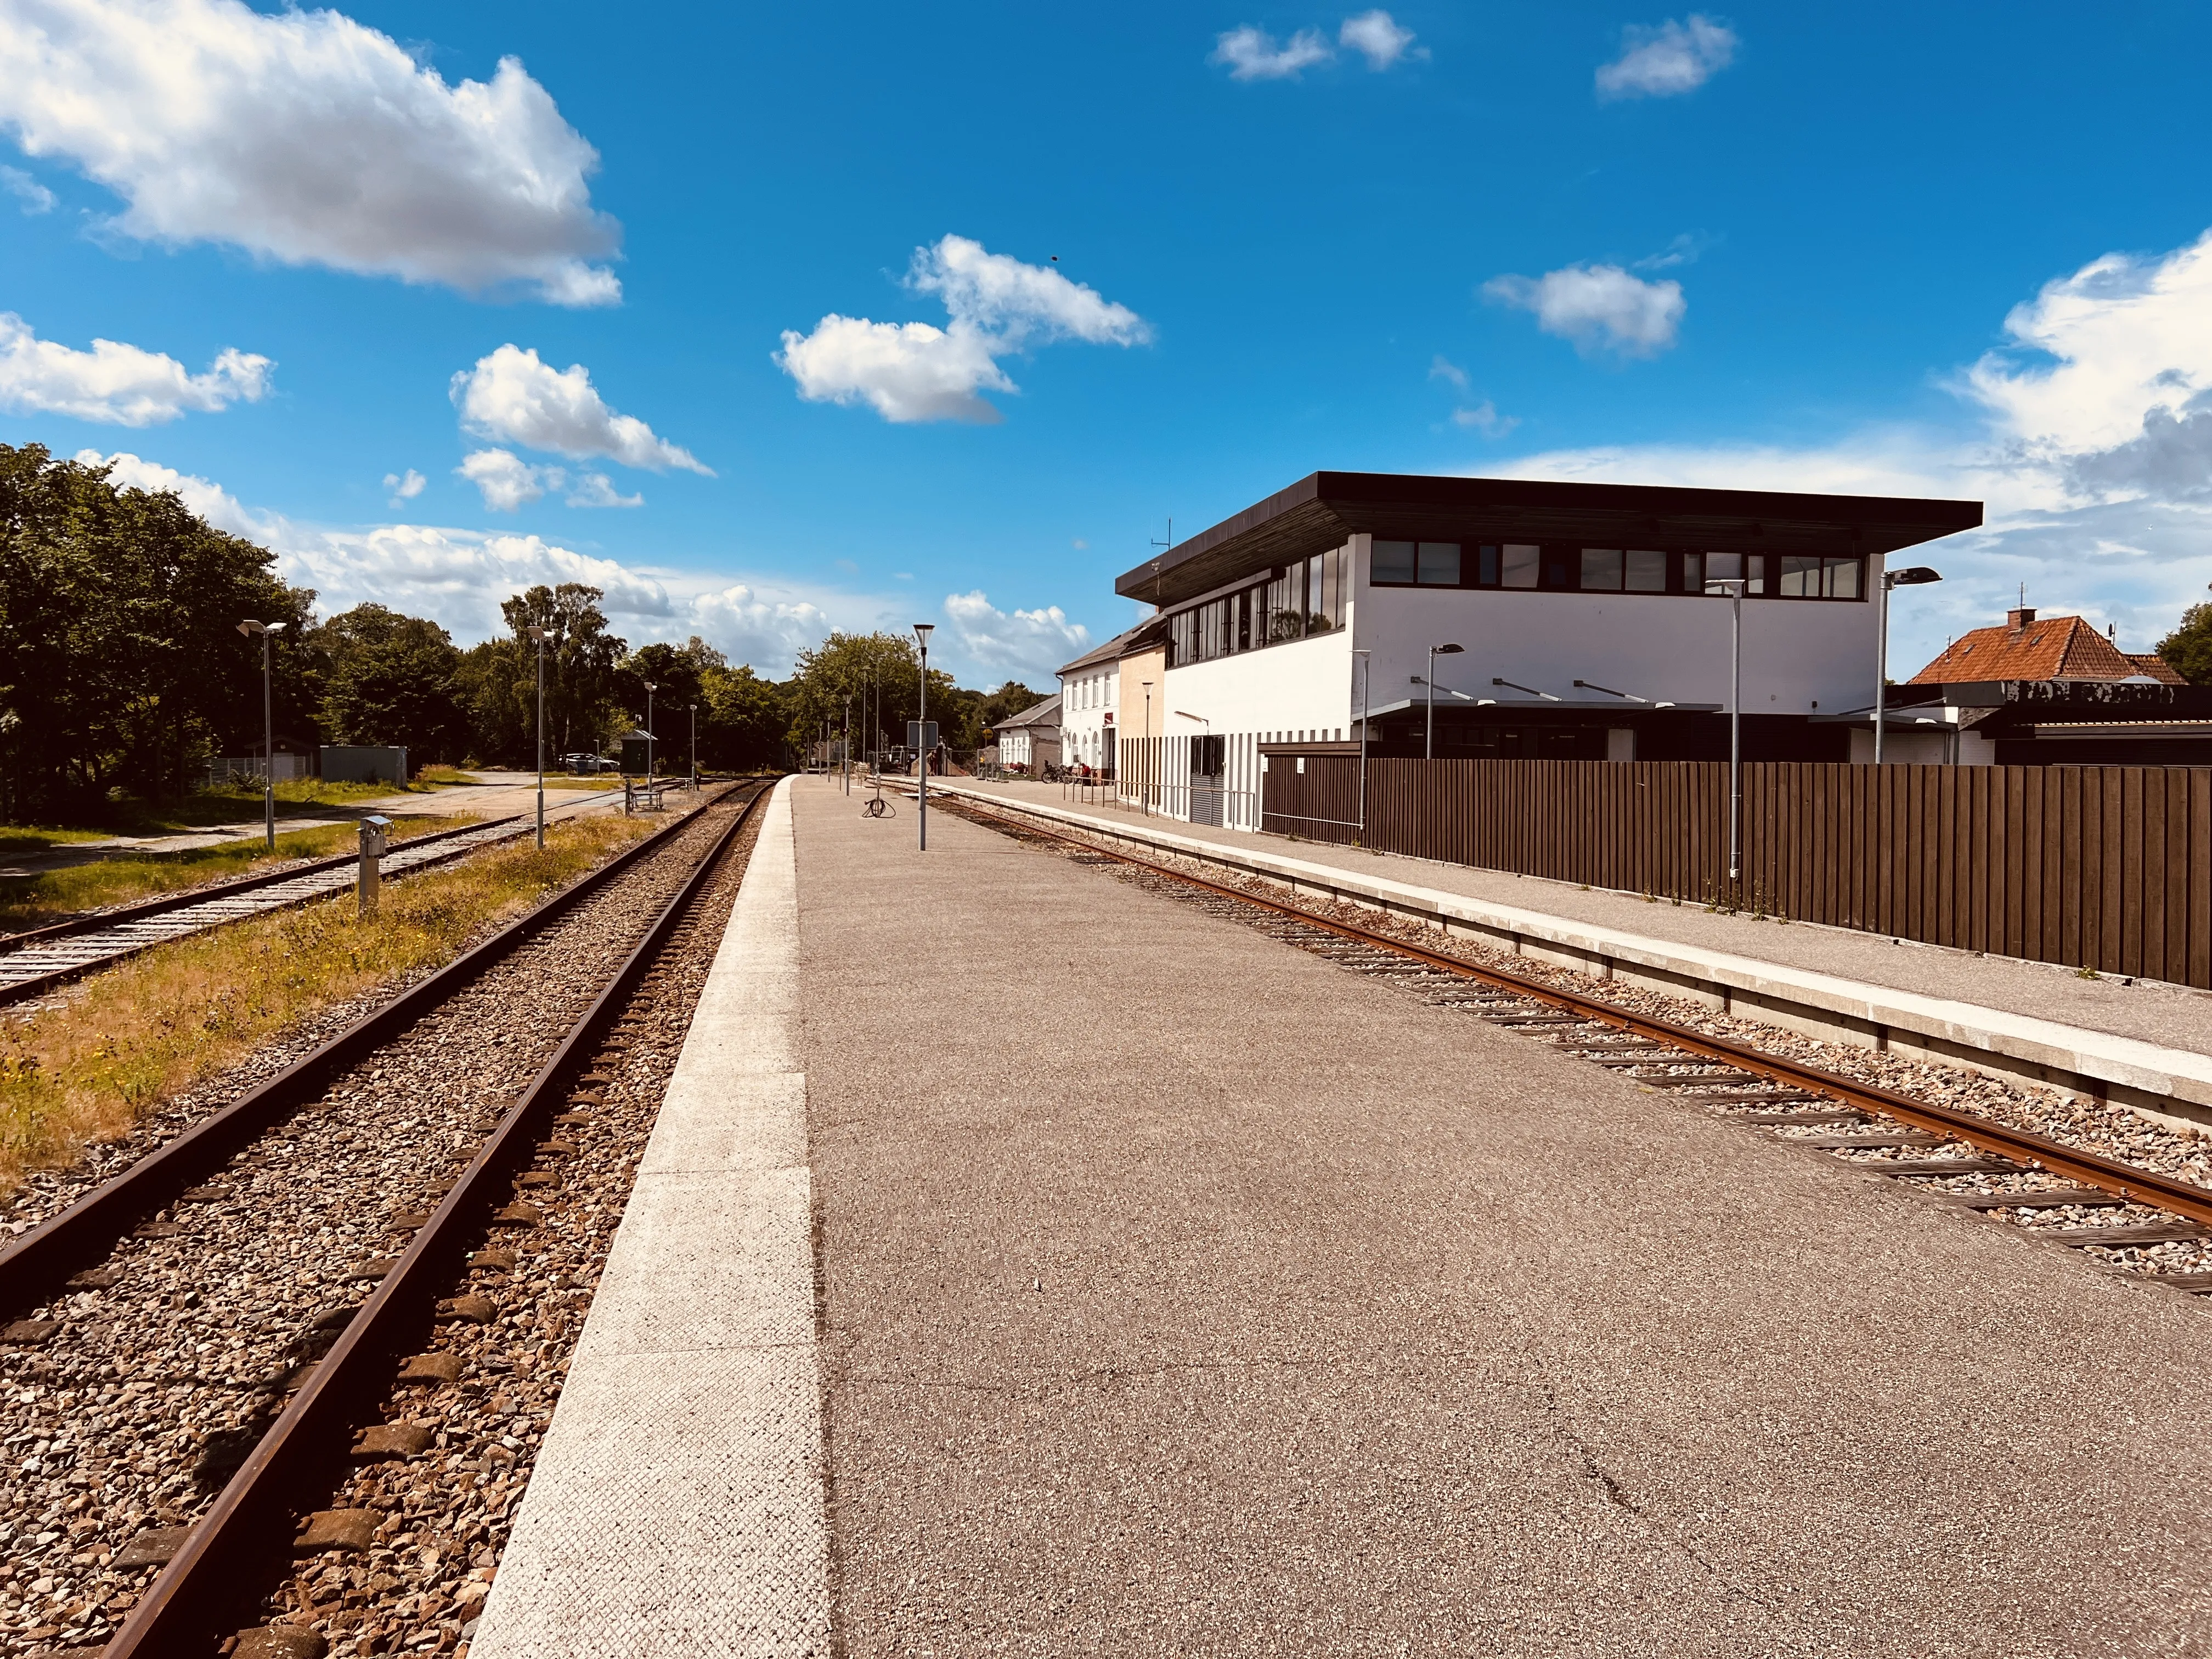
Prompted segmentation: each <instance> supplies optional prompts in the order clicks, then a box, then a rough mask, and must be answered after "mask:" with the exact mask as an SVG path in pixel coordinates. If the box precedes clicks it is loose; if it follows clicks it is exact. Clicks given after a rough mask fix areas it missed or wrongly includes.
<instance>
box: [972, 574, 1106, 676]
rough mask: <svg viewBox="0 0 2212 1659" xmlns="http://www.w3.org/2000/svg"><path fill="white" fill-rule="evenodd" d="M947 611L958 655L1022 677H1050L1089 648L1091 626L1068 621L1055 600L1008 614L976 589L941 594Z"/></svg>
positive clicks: (987, 666) (979, 589)
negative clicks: (1033, 608) (1053, 603)
mask: <svg viewBox="0 0 2212 1659" xmlns="http://www.w3.org/2000/svg"><path fill="white" fill-rule="evenodd" d="M945 617H946V619H947V620H948V621H949V622H950V623H951V624H952V635H953V641H952V643H953V644H954V648H955V649H956V650H957V652H959V653H960V654H962V655H963V656H965V657H966V658H967V659H969V661H971V662H973V663H975V664H977V665H981V666H982V667H984V668H987V669H990V670H993V671H1004V672H1006V673H1009V674H1013V675H1016V676H1018V677H1019V678H1022V679H1024V681H1028V680H1030V679H1031V678H1036V679H1038V680H1043V679H1048V678H1051V677H1052V675H1053V674H1054V672H1055V671H1057V670H1058V669H1059V667H1060V664H1062V663H1064V662H1066V661H1067V660H1069V659H1071V658H1074V657H1079V656H1081V655H1082V654H1083V653H1085V651H1088V650H1089V649H1090V648H1091V630H1090V629H1087V628H1085V627H1084V626H1083V624H1082V623H1071V622H1070V621H1068V619H1067V613H1066V611H1062V610H1061V609H1060V607H1059V606H1058V605H1047V606H1045V607H1044V608H1043V609H1042V610H1039V611H1012V612H1011V613H1009V612H1007V611H1001V610H1000V609H999V608H998V606H996V605H993V604H992V603H991V601H990V599H988V598H987V596H986V595H985V594H984V592H983V590H982V589H981V588H977V589H975V591H974V592H969V593H948V594H947V595H945Z"/></svg>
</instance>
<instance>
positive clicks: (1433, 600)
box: [1071, 472, 1982, 828]
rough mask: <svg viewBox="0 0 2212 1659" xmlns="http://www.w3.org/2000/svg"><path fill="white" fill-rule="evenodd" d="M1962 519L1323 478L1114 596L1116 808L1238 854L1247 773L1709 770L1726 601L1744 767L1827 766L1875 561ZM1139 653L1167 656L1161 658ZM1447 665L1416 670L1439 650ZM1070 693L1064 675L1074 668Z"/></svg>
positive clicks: (1723, 685) (1500, 485)
mask: <svg viewBox="0 0 2212 1659" xmlns="http://www.w3.org/2000/svg"><path fill="white" fill-rule="evenodd" d="M1981 521H1982V509H1981V505H1980V503H1979V502H1977V501H1920V500H1909V499H1899V498H1891V497H1884V496H1869V495H1793V494H1783V493H1779V492H1774V491H1766V490H1736V489H1667V488H1649V487H1644V486H1641V485H1629V484H1596V483H1531V482H1525V481H1522V480H1515V479H1501V478H1449V477H1413V476H1400V475H1395V474H1385V473H1363V472H1316V473H1314V474H1312V475H1311V476H1310V477H1305V478H1303V479H1301V480H1299V481H1298V482H1297V483H1295V484H1293V485H1291V487H1290V488H1289V489H1285V490H1283V491H1282V492H1281V493H1280V494H1279V495H1273V496H1270V497H1269V498H1268V499H1267V500H1266V501H1261V502H1258V503H1256V504H1255V505H1254V506H1253V507H1249V508H1247V509H1246V510H1245V511H1243V512H1242V513H1237V515H1236V516H1235V517H1233V518H1231V519H1227V520H1224V521H1223V522H1222V523H1220V524H1218V525H1216V526H1213V527H1212V529H1210V530H1207V531H1205V532H1202V533H1200V534H1199V535H1197V536H1194V537H1192V538H1190V539H1189V540H1188V541H1186V542H1182V543H1181V544H1177V545H1176V547H1174V548H1172V549H1170V550H1169V551H1168V552H1167V553H1165V554H1164V555H1163V556H1160V557H1158V558H1155V559H1148V560H1146V562H1144V563H1143V564H1141V565H1139V566H1138V567H1137V568H1135V569H1133V570H1131V571H1129V572H1127V573H1126V574H1124V575H1122V576H1121V579H1120V580H1118V581H1116V582H1115V592H1118V593H1120V594H1121V595H1123V596H1124V597H1125V598H1128V599H1136V600H1139V601H1141V602H1145V603H1149V604H1152V605H1158V606H1159V607H1160V614H1159V616H1158V617H1155V618H1153V619H1152V622H1151V623H1147V625H1146V628H1145V629H1139V630H1138V631H1137V633H1136V635H1134V636H1133V637H1131V638H1130V639H1128V640H1127V641H1126V642H1123V643H1122V644H1121V654H1120V657H1119V659H1118V660H1119V665H1120V681H1121V684H1120V688H1119V707H1118V709H1117V711H1116V712H1117V714H1118V719H1117V721H1116V726H1115V729H1116V734H1117V741H1118V744H1119V746H1120V750H1121V753H1120V757H1119V758H1120V767H1119V771H1120V780H1119V781H1120V783H1121V788H1122V791H1123V793H1129V792H1130V791H1132V790H1133V789H1136V790H1139V791H1141V792H1143V793H1145V795H1146V798H1147V799H1148V800H1149V802H1150V804H1151V805H1152V810H1155V811H1164V812H1166V813H1168V814H1170V816H1174V817H1191V818H1194V819H1198V820H1201V821H1205V822H1212V823H1230V824H1236V825H1241V826H1243V827H1248V828H1249V827H1256V808H1257V803H1258V791H1259V779H1260V771H1261V765H1262V763H1263V756H1262V747H1263V745H1265V746H1266V747H1267V749H1269V750H1273V749H1276V748H1279V747H1280V746H1282V745H1292V746H1296V745H1301V744H1357V743H1358V740H1359V739H1360V738H1361V736H1362V732H1363V729H1364V735H1365V738H1366V741H1367V744H1368V747H1369V750H1370V752H1371V753H1373V754H1376V755H1380V756H1412V757H1419V755H1421V754H1422V753H1423V752H1424V750H1425V749H1426V748H1427V747H1428V746H1429V744H1430V742H1431V738H1430V735H1429V724H1430V720H1429V717H1430V702H1431V690H1430V688H1429V686H1428V685H1427V684H1426V681H1427V679H1428V678H1429V676H1430V672H1431V663H1432V662H1433V666H1434V676H1435V679H1436V688H1435V690H1434V694H1433V700H1434V703H1435V719H1434V738H1433V746H1434V753H1435V754H1436V755H1437V756H1438V757H1538V758H1549V757H1558V758H1562V759H1595V760H1605V759H1615V760H1632V759H1645V760H1711V759H1725V758H1726V757H1727V755H1728V747H1729V720H1728V715H1727V712H1726V710H1727V703H1728V697H1729V639H1730V629H1729V611H1730V607H1729V605H1728V604H1727V603H1726V602H1725V600H1723V599H1717V598H1714V597H1711V584H1712V583H1713V582H1715V581H1728V580H1740V581H1741V582H1743V583H1744V585H1745V599H1744V605H1743V643H1742V661H1743V720H1742V730H1743V740H1744V753H1745V756H1746V757H1747V758H1748V759H1753V760H1838V761H1840V760H1842V759H1844V758H1845V757H1846V754H1847V752H1848V750H1849V748H1850V732H1848V731H1847V730H1846V729H1844V727H1843V726H1840V725H1836V724H1830V723H1826V722H1821V721H1820V720H1819V717H1820V715H1821V714H1823V713H1824V712H1830V711H1837V710H1842V709H1847V708H1858V707H1862V706H1863V705H1865V704H1867V703H1869V702H1871V701H1872V698H1873V692H1874V684H1875V662H1876V644H1877V641H1876V629H1877V625H1878V617H1877V608H1876V607H1875V605H1872V604H1870V603H1869V599H1870V596H1872V595H1873V594H1874V593H1875V592H1877V591H1878V589H1877V586H1876V585H1877V584H1878V583H1879V582H1880V581H1881V574H1882V567H1883V563H1884V561H1885V560H1886V559H1887V556H1889V555H1891V554H1893V553H1896V552H1899V551H1900V550H1904V549H1906V548H1911V547H1917V546H1919V545H1921V544H1924V543H1927V542H1929V541H1933V540H1936V538H1940V537H1943V536H1948V535H1950V534H1952V533H1954V532H1957V531H1961V530H1967V529H1971V528H1972V527H1974V526H1978V525H1979V524H1980V523H1981ZM1156 626H1157V629H1158V631H1157V632H1155V631H1153V630H1154V629H1155V627H1156ZM1443 645H1451V646H1456V647H1459V649H1458V650H1457V651H1456V652H1454V653H1444V654H1441V655H1438V656H1437V657H1435V658H1433V659H1431V656H1430V654H1429V653H1430V649H1431V647H1436V646H1443ZM1073 666H1074V665H1071V667H1073Z"/></svg>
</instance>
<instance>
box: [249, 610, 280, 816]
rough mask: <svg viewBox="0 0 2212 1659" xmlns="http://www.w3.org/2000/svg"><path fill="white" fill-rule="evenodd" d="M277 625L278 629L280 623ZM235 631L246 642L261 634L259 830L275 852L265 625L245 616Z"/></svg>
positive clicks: (273, 735) (273, 764) (273, 747)
mask: <svg viewBox="0 0 2212 1659" xmlns="http://www.w3.org/2000/svg"><path fill="white" fill-rule="evenodd" d="M279 626H282V624H281V623H280V624H279ZM238 631H239V632H240V633H241V634H243V635H246V638H248V639H249V640H250V639H252V637H253V636H254V635H256V634H258V635H261V829H262V835H263V836H264V839H265V840H266V841H267V842H268V846H269V850H270V852H272V853H273V852H275V851H276V726H275V723H274V721H273V720H271V718H270V696H269V633H270V629H269V624H268V623H260V622H256V621H254V620H253V618H252V617H246V620H245V621H243V622H241V623H239V625H238Z"/></svg>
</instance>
